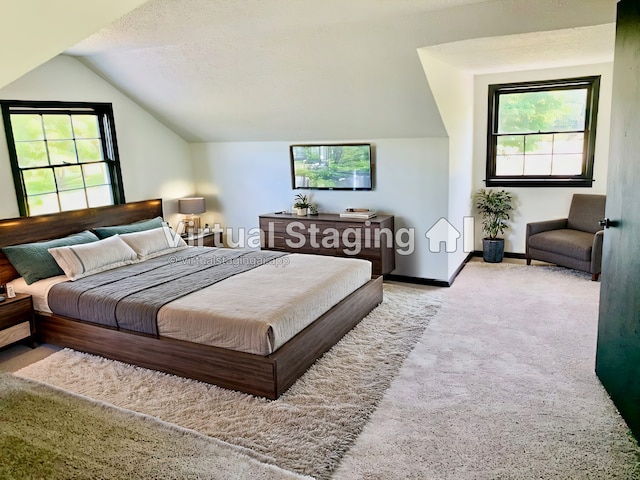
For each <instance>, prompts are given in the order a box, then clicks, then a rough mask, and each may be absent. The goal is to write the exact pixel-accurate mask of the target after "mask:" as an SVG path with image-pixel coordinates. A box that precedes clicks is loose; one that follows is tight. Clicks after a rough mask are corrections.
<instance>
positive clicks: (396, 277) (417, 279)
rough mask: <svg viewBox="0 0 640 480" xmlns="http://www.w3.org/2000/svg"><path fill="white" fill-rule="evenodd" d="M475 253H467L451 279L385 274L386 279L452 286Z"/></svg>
mask: <svg viewBox="0 0 640 480" xmlns="http://www.w3.org/2000/svg"><path fill="white" fill-rule="evenodd" d="M475 253H476V252H471V253H469V255H467V257H466V258H465V259H464V261H463V262H462V263H461V264H460V266H459V267H458V269H457V270H456V271H455V272H453V275H451V278H449V281H445V280H435V279H433V278H422V277H410V276H407V275H393V274H391V275H385V276H384V279H385V280H391V281H394V282H402V283H415V284H417V285H430V286H433V287H450V286H451V285H453V281H454V280H455V279H456V277H457V276H458V274H459V273H460V272H461V271H462V269H463V268H464V266H465V265H466V264H467V263H468V262H469V260H471V258H473V257H474V255H475ZM480 256H482V252H480Z"/></svg>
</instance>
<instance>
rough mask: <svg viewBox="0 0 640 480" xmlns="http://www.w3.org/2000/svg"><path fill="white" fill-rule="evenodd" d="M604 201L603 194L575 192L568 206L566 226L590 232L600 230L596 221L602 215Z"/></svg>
mask: <svg viewBox="0 0 640 480" xmlns="http://www.w3.org/2000/svg"><path fill="white" fill-rule="evenodd" d="M605 201H606V197H605V196H604V195H586V194H575V195H574V196H573V199H572V200H571V207H569V218H568V219H567V227H566V228H570V229H572V230H581V231H583V232H589V233H592V234H593V233H596V232H597V231H598V230H601V229H602V227H601V226H600V225H599V224H598V221H599V220H601V219H602V218H603V217H604V207H605Z"/></svg>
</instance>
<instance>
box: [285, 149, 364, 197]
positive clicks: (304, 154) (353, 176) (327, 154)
mask: <svg viewBox="0 0 640 480" xmlns="http://www.w3.org/2000/svg"><path fill="white" fill-rule="evenodd" d="M290 156H291V182H292V185H293V188H294V189H295V188H307V189H315V190H371V189H372V187H373V181H372V179H373V162H372V158H371V144H370V143H348V144H341V145H291V147H290Z"/></svg>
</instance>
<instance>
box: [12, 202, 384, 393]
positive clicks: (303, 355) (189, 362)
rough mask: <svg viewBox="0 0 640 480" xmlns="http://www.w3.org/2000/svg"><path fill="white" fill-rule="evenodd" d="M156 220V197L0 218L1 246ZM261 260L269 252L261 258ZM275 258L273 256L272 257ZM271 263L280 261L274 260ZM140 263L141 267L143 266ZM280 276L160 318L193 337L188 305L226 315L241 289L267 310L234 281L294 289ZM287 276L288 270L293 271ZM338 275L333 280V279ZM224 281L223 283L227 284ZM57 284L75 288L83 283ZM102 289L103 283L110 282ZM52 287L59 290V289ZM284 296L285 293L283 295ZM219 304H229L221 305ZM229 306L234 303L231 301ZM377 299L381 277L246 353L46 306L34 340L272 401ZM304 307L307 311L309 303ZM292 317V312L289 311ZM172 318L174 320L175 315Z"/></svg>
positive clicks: (254, 274)
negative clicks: (212, 304) (180, 321)
mask: <svg viewBox="0 0 640 480" xmlns="http://www.w3.org/2000/svg"><path fill="white" fill-rule="evenodd" d="M155 217H162V201H161V200H160V199H155V200H148V201H143V202H134V203H129V204H125V205H116V206H109V207H100V208H92V209H86V210H78V211H72V212H63V213H59V214H52V215H42V216H37V217H20V218H15V219H7V220H0V248H2V247H6V246H10V245H17V244H24V243H28V242H38V241H43V240H49V239H53V238H60V237H65V236H67V235H71V234H74V233H77V232H82V231H85V230H92V229H96V228H97V227H104V226H110V225H126V224H131V223H134V222H137V221H140V220H145V219H151V218H155ZM181 252H182V253H179V255H185V256H189V255H191V256H193V255H196V254H197V255H198V256H202V257H206V256H207V255H210V256H213V255H218V256H219V255H235V256H237V255H240V253H238V251H236V250H234V251H229V249H210V248H207V247H201V248H200V250H198V247H195V250H194V249H192V248H191V247H189V249H187V250H182V251H181ZM242 255H244V254H242ZM248 255H258V253H248ZM267 255H269V254H268V253H267ZM274 255H276V254H275V253H274ZM297 257H300V258H297ZM297 257H296V254H294V256H293V257H291V259H293V260H294V263H292V265H293V266H294V267H295V265H297V264H298V263H299V262H303V261H306V260H305V259H304V258H302V257H309V261H312V262H322V261H323V260H322V258H323V257H316V256H309V255H297ZM267 258H271V257H267ZM273 258H279V257H278V256H277V255H276V256H275V257H273ZM155 261H156V263H157V264H160V263H161V262H162V257H157V258H156V259H155ZM296 262H298V263H296ZM142 263H144V264H145V265H147V262H142ZM152 263H153V260H150V261H149V262H148V264H149V265H151V264H152ZM165 263H166V261H165ZM311 265H312V267H310V266H307V265H305V264H302V265H301V266H300V265H299V266H298V267H296V268H298V271H299V272H302V271H304V270H305V269H306V270H309V269H310V268H312V269H315V268H317V269H319V271H320V270H322V269H323V268H324V270H330V269H333V268H334V265H332V264H325V263H322V264H320V263H312V264H311ZM338 267H341V266H340V265H337V267H335V268H338ZM123 268H124V267H123ZM126 268H129V267H126ZM137 268H140V267H137ZM145 268H146V267H145ZM159 268H160V267H159ZM162 268H166V267H162ZM284 270H286V268H280V269H279V271H278V272H277V274H276V275H279V276H275V277H269V276H268V275H267V274H266V273H265V272H267V270H266V269H265V268H264V267H263V266H260V267H259V268H256V269H251V270H249V271H248V272H247V273H242V274H241V275H233V276H231V277H230V278H229V279H228V280H223V281H220V282H218V283H215V284H214V285H211V286H207V287H203V288H212V289H214V293H211V292H208V291H207V292H206V295H205V294H204V293H202V292H205V290H204V289H203V290H202V291H197V292H192V293H191V294H189V295H187V296H182V297H179V298H177V299H176V300H175V303H169V304H167V305H166V306H163V307H162V308H161V309H160V312H164V311H165V310H171V308H174V309H177V310H176V312H178V317H179V318H184V319H186V320H188V322H187V327H188V328H186V330H189V331H190V330H196V331H198V332H199V333H198V335H199V336H202V335H205V334H206V330H207V329H206V328H204V327H202V326H201V324H199V323H197V322H199V321H201V320H203V319H202V318H201V317H203V315H199V316H198V315H196V314H193V315H191V314H190V313H189V312H190V309H191V306H192V305H193V304H195V303H197V297H198V296H200V297H202V298H204V297H211V296H213V298H216V299H219V301H218V302H216V304H219V305H217V307H218V310H220V313H223V312H224V311H230V310H232V309H233V306H238V305H241V301H240V300H239V299H240V297H241V296H240V295H239V294H238V293H237V292H239V291H242V292H243V295H244V296H245V297H247V296H248V297H251V298H253V303H254V304H255V303H262V304H267V303H268V302H266V301H265V298H268V297H264V296H263V298H262V299H259V294H260V290H261V288H262V287H259V288H258V287H255V286H254V287H251V286H247V287H243V286H241V285H242V284H240V283H238V282H239V281H240V278H242V277H243V276H246V277H247V278H253V282H258V284H260V285H265V284H267V283H274V284H278V285H280V284H282V285H283V288H294V287H295V282H293V283H291V281H290V280H289V283H288V284H287V283H286V282H287V281H286V280H283V279H284V278H285V277H283V276H282V275H284ZM291 271H292V272H293V271H294V269H292V270H291ZM106 273H108V272H106ZM101 275H102V274H99V275H95V277H91V278H102V277H101ZM269 275H270V274H269ZM18 276H19V275H18V273H17V272H16V270H15V268H14V267H13V265H12V264H11V263H10V262H9V261H8V259H7V258H6V256H5V255H4V254H2V253H0V281H1V283H6V282H8V281H10V280H13V279H15V278H16V277H18ZM342 276H343V275H338V277H342ZM271 278H273V281H271ZM327 278H328V277H327ZM83 280H86V279H83ZM338 280H339V278H338V279H337V280H336V282H333V281H331V282H328V281H325V283H324V284H323V285H324V286H321V287H319V291H318V294H321V293H323V292H324V290H325V289H326V290H327V291H328V292H329V291H331V286H332V285H333V283H339V281H338ZM225 282H228V283H227V284H225ZM260 282H262V283H260ZM282 282H284V283H282ZM54 283H55V282H54ZM63 283H67V284H72V283H78V284H79V283H81V281H78V282H63ZM104 283H105V285H106V284H107V283H108V281H105V282H104ZM244 285H251V284H250V283H245V284H244ZM286 285H289V287H286ZM53 288H57V285H56V286H54V287H53ZM127 288H128V287H127ZM252 289H253V290H252ZM245 290H246V292H245ZM167 291H168V290H167ZM287 291H288V290H287ZM320 296H322V295H320ZM284 297H286V295H284V294H283V298H284ZM202 298H201V300H202ZM271 298H273V299H274V300H273V301H272V302H269V303H273V304H274V309H276V310H277V309H278V308H280V307H279V306H278V305H279V304H278V298H277V296H275V295H271ZM225 299H227V300H226V301H227V303H226V304H225ZM231 299H233V300H231ZM231 301H233V303H229V302H231ZM283 301H284V300H283ZM381 301H382V277H377V278H369V277H368V278H366V279H365V280H364V283H363V284H362V285H361V286H358V287H357V288H356V289H355V290H353V291H352V293H349V294H347V295H346V296H345V297H344V298H342V299H338V300H337V303H335V302H334V303H335V304H333V303H332V305H333V306H331V307H329V309H328V310H326V309H325V311H324V313H322V314H318V317H317V318H315V317H314V319H312V321H311V322H310V323H308V324H306V325H305V326H303V327H302V329H301V331H299V332H297V333H294V334H291V333H290V334H289V335H288V336H282V337H280V340H277V339H275V338H273V336H272V337H270V339H269V340H268V341H267V343H266V344H264V345H259V346H256V347H255V348H253V347H252V348H251V349H245V350H246V351H242V349H236V347H234V346H228V345H227V344H225V343H221V344H219V345H224V346H219V345H216V344H215V342H214V343H213V344H211V342H209V343H207V341H204V343H200V340H196V341H193V340H192V339H190V338H189V337H185V336H184V335H182V334H181V333H180V328H178V327H176V325H175V323H174V324H169V325H168V326H167V325H165V323H164V322H162V321H161V315H160V313H159V314H158V325H159V327H158V328H162V329H164V330H162V331H160V332H147V331H144V329H141V328H137V327H135V326H134V327H129V326H128V328H123V327H122V324H120V323H119V324H118V325H113V324H108V322H106V323H105V324H96V323H92V322H88V321H86V320H85V319H83V317H82V315H81V314H78V316H79V317H80V318H75V317H74V316H72V315H62V314H60V313H51V312H49V311H47V310H49V309H48V308H44V307H41V308H37V311H36V315H35V319H36V332H37V338H38V340H39V341H41V342H44V343H50V344H53V345H57V346H60V347H69V348H73V349H76V350H79V351H84V352H88V353H93V354H96V355H100V356H104V357H106V358H111V359H114V360H120V361H123V362H127V363H130V364H134V365H139V366H141V367H145V368H151V369H155V370H159V371H163V372H166V373H170V374H175V375H179V376H183V377H188V378H193V379H196V380H201V381H204V382H208V383H212V384H216V385H219V386H221V387H224V388H229V389H234V390H239V391H243V392H246V393H250V394H253V395H258V396H264V397H267V398H270V399H276V398H278V397H279V396H280V395H281V394H282V393H283V392H284V391H286V389H287V388H289V387H290V386H291V385H292V384H293V383H294V382H295V381H296V380H297V379H298V378H299V377H300V376H301V375H302V374H303V373H304V372H305V371H306V370H307V369H308V367H309V366H310V365H311V364H313V362H315V360H316V359H317V358H319V357H320V356H321V355H322V354H323V353H324V352H326V351H327V350H329V349H330V348H331V347H332V346H333V345H334V344H335V343H336V342H337V341H338V340H339V339H340V338H342V336H344V334H345V333H347V332H348V331H349V330H350V329H351V328H353V326H354V325H356V324H357V323H358V322H359V321H360V320H361V319H362V318H363V317H364V316H365V315H366V314H367V313H368V312H370V311H371V310H372V309H373V308H375V306H376V305H378V304H379V303H380V302H381ZM69 303H72V302H69ZM289 303H291V302H289ZM302 303H303V302H302ZM307 304H309V305H311V304H310V303H309V302H307ZM176 305H177V306H176ZM163 309H164V310H163ZM181 309H182V310H181ZM237 310H238V314H243V315H245V316H251V315H257V316H261V315H266V314H265V313H261V312H262V311H261V310H255V311H254V310H252V309H251V308H249V307H246V308H244V310H247V311H246V312H244V313H243V312H242V310H243V309H241V308H238V309H237ZM185 312H186V313H185ZM269 315H270V313H269ZM295 315H297V313H295V312H294V316H295ZM173 316H174V317H175V316H176V315H175V312H174V315H173ZM168 317H171V315H168ZM205 320H206V319H205ZM189 322H191V323H189ZM198 325H200V326H198ZM183 329H185V328H183ZM271 333H273V332H271ZM196 342H198V343H196ZM252 352H255V353H252Z"/></svg>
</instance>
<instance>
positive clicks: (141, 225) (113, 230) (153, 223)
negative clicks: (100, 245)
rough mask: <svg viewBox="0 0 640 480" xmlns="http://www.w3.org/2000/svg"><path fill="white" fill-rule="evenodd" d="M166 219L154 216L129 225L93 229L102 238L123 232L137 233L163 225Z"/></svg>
mask: <svg viewBox="0 0 640 480" xmlns="http://www.w3.org/2000/svg"><path fill="white" fill-rule="evenodd" d="M163 223H164V220H162V217H156V218H152V219H150V220H142V221H140V222H136V223H130V224H129V225H116V226H113V227H98V228H94V229H93V231H94V232H95V233H96V235H98V237H100V238H107V237H111V236H113V235H120V234H123V233H135V232H142V231H144V230H152V229H154V228H160V227H162V225H163Z"/></svg>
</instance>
